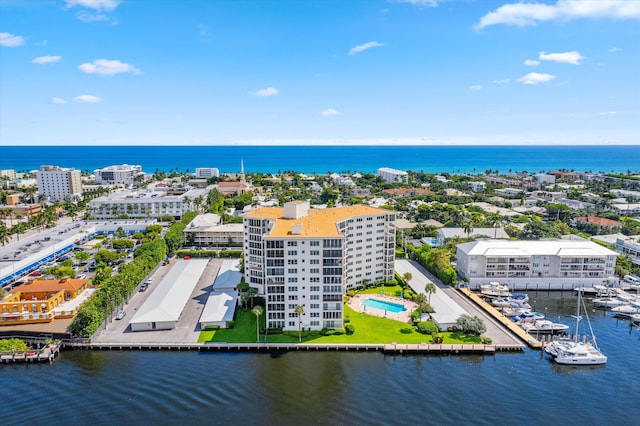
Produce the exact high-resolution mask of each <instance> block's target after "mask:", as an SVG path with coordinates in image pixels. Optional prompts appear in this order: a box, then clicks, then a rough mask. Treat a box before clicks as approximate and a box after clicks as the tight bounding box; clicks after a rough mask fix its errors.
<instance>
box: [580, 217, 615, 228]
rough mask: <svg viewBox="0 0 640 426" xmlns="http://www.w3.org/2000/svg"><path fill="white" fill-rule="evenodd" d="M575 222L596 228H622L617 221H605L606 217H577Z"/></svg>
mask: <svg viewBox="0 0 640 426" xmlns="http://www.w3.org/2000/svg"><path fill="white" fill-rule="evenodd" d="M576 220H578V221H580V222H588V223H592V224H594V225H598V226H622V225H624V224H623V223H622V222H618V221H617V220H611V219H607V218H606V217H598V216H587V217H585V216H578V217H576Z"/></svg>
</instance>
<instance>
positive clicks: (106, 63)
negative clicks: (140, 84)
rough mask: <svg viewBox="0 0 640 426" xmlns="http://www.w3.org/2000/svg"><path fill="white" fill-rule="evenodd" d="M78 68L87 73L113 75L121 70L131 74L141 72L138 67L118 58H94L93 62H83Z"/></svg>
mask: <svg viewBox="0 0 640 426" xmlns="http://www.w3.org/2000/svg"><path fill="white" fill-rule="evenodd" d="M78 69H79V70H80V71H82V72H85V73H87V74H98V75H114V74H120V73H123V72H130V73H133V74H142V71H140V70H139V69H138V68H136V67H134V66H133V65H129V64H126V63H124V62H120V61H118V60H114V61H111V60H108V59H96V60H95V61H93V63H88V62H87V63H84V64H82V65H80V66H78Z"/></svg>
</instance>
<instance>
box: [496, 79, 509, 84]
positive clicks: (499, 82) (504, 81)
mask: <svg viewBox="0 0 640 426" xmlns="http://www.w3.org/2000/svg"><path fill="white" fill-rule="evenodd" d="M510 81H511V79H510V78H503V79H502V80H493V82H494V83H495V84H507V83H508V82H510Z"/></svg>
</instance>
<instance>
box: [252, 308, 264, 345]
mask: <svg viewBox="0 0 640 426" xmlns="http://www.w3.org/2000/svg"><path fill="white" fill-rule="evenodd" d="M251 313H253V315H255V316H256V342H259V341H260V315H262V314H263V313H264V310H263V309H262V306H256V307H254V308H253V309H252V310H251Z"/></svg>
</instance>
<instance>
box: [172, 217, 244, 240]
mask: <svg viewBox="0 0 640 426" xmlns="http://www.w3.org/2000/svg"><path fill="white" fill-rule="evenodd" d="M243 229H244V228H243V226H242V224H241V223H227V224H223V223H222V218H221V217H220V215H217V214H213V213H205V214H200V215H198V216H196V217H195V218H194V219H193V220H192V221H191V222H190V223H189V224H188V225H187V226H186V227H185V228H184V237H185V241H186V243H187V244H188V245H195V246H201V247H242V245H243V243H242V242H243V240H244V234H243Z"/></svg>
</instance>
